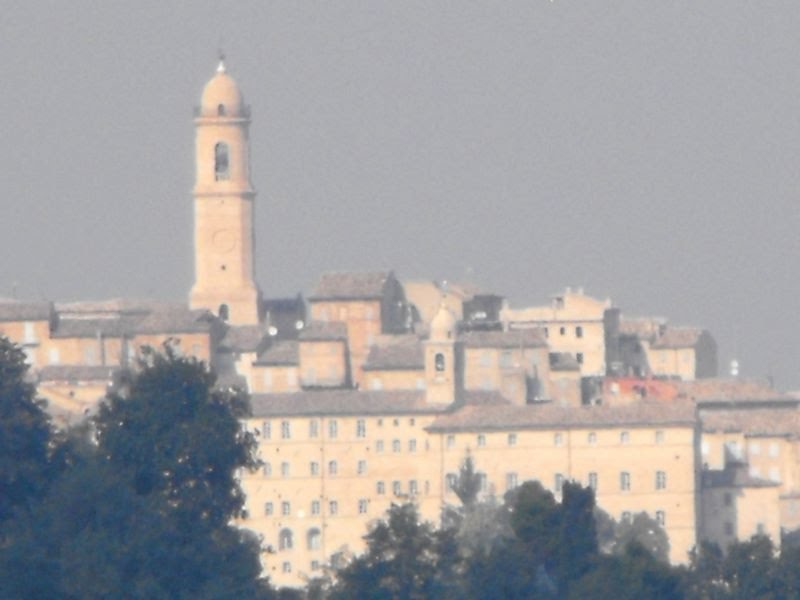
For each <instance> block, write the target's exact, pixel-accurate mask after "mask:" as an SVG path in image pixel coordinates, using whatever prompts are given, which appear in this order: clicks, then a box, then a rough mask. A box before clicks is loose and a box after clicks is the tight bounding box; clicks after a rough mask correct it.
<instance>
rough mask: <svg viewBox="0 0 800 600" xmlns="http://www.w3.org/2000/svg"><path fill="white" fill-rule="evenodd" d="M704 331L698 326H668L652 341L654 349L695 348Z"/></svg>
mask: <svg viewBox="0 0 800 600" xmlns="http://www.w3.org/2000/svg"><path fill="white" fill-rule="evenodd" d="M703 333H704V331H703V330H702V329H699V328H697V327H668V328H667V329H666V330H665V331H664V333H662V334H661V335H660V336H658V337H657V338H656V339H655V340H654V341H653V343H652V346H651V347H652V348H654V349H667V348H694V347H695V346H696V345H697V342H698V341H699V340H700V336H701V335H703Z"/></svg>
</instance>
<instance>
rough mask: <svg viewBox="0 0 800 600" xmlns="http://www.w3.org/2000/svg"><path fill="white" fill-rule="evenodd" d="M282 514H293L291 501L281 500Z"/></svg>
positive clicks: (285, 515) (286, 515)
mask: <svg viewBox="0 0 800 600" xmlns="http://www.w3.org/2000/svg"><path fill="white" fill-rule="evenodd" d="M281 514H282V515H283V516H284V517H288V516H290V515H291V514H292V504H291V503H290V502H281Z"/></svg>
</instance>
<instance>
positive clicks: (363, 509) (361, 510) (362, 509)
mask: <svg viewBox="0 0 800 600" xmlns="http://www.w3.org/2000/svg"><path fill="white" fill-rule="evenodd" d="M358 514H360V515H365V514H367V501H366V499H365V498H361V499H360V500H359V501H358Z"/></svg>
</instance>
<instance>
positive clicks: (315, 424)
mask: <svg viewBox="0 0 800 600" xmlns="http://www.w3.org/2000/svg"><path fill="white" fill-rule="evenodd" d="M308 437H310V438H316V437H319V421H317V420H316V419H311V420H310V421H309V422H308Z"/></svg>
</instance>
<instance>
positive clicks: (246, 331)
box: [219, 325, 267, 352]
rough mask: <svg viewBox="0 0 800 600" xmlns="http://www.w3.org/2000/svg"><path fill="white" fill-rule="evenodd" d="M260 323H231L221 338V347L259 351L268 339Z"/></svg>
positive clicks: (239, 350)
mask: <svg viewBox="0 0 800 600" xmlns="http://www.w3.org/2000/svg"><path fill="white" fill-rule="evenodd" d="M265 336H266V334H265V333H264V331H263V329H261V326H259V325H229V326H228V329H227V331H226V332H225V335H224V336H223V337H222V340H220V344H219V347H220V349H225V350H230V351H231V352H258V351H259V350H260V349H261V348H262V347H263V346H264V345H265V344H266V343H267V341H266V340H265V339H264V338H265Z"/></svg>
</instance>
